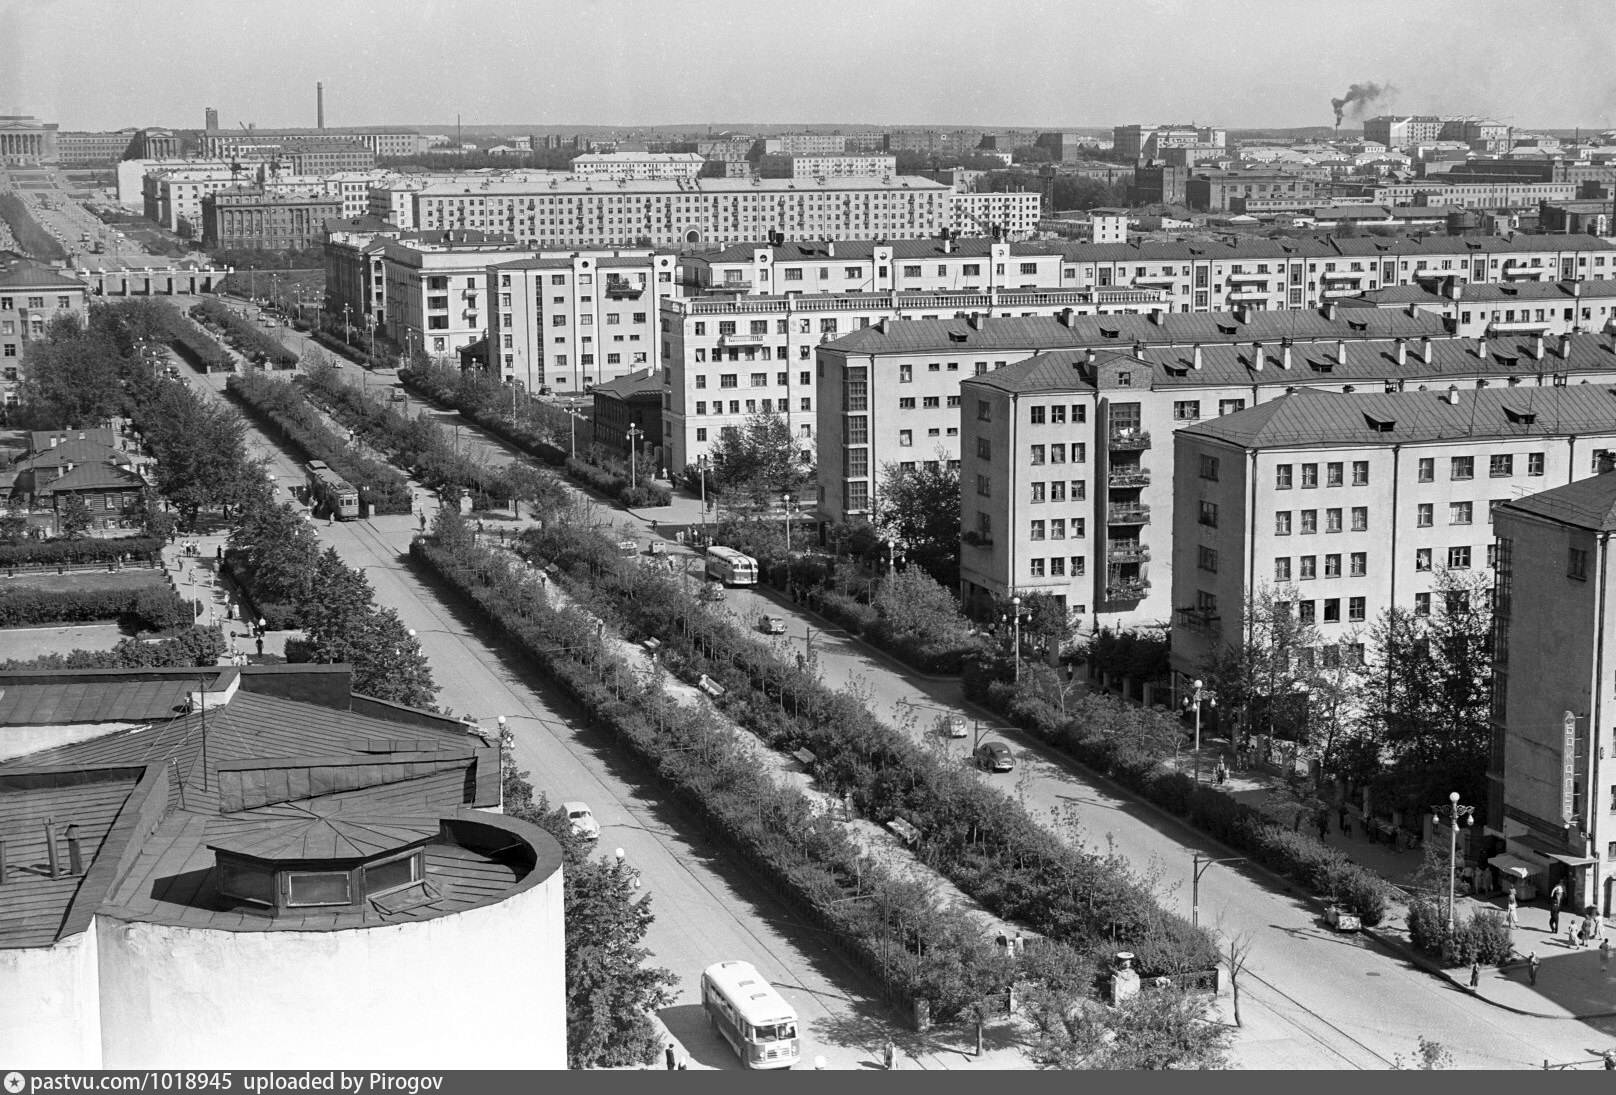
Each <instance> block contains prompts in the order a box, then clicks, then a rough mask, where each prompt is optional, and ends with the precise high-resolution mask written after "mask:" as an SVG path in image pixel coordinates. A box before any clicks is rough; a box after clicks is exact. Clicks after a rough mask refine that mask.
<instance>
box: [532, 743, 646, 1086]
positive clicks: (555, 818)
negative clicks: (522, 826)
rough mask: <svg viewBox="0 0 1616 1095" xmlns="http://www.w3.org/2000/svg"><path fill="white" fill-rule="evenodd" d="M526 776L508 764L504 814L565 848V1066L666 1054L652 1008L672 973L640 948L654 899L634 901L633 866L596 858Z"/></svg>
mask: <svg viewBox="0 0 1616 1095" xmlns="http://www.w3.org/2000/svg"><path fill="white" fill-rule="evenodd" d="M526 777H527V773H526V772H519V771H517V770H516V769H515V767H514V765H513V764H510V763H509V758H508V757H507V766H506V769H505V780H504V783H505V800H504V808H505V813H506V814H507V815H508V816H510V817H514V818H519V819H521V820H522V821H527V822H531V823H532V824H534V825H537V826H539V827H540V828H542V829H545V830H546V831H547V832H549V833H550V835H551V836H553V837H555V838H556V841H557V842H558V843H559V844H560V845H561V849H562V853H563V855H564V861H563V865H562V877H563V879H564V886H563V892H564V896H563V901H564V902H565V909H566V922H567V932H566V936H567V945H566V955H567V1066H568V1067H569V1068H615V1067H622V1066H625V1065H636V1064H650V1063H652V1062H653V1061H654V1060H655V1059H656V1057H657V1054H658V1053H659V1052H660V1051H661V1048H662V1042H661V1037H660V1034H659V1032H658V1030H657V1028H656V1026H655V1024H653V1023H652V1022H651V1020H650V1013H651V1012H652V1011H654V1010H656V1009H657V1008H661V1007H666V1006H667V1005H668V1004H670V1003H672V1002H673V993H672V992H671V991H670V988H671V987H672V986H673V985H674V984H675V983H676V980H677V979H676V978H675V977H674V975H673V974H672V973H671V972H669V971H668V970H665V969H660V968H657V967H650V966H647V965H646V964H645V960H646V959H647V958H648V957H649V956H650V951H648V950H646V949H645V947H644V946H643V945H642V941H643V940H644V939H645V933H646V932H647V931H649V930H650V927H651V923H652V922H653V921H654V920H655V919H656V918H655V916H654V915H653V914H652V911H651V897H650V895H649V894H648V895H646V896H644V897H641V898H640V900H638V901H636V900H634V898H635V896H636V893H635V878H634V872H633V869H632V868H630V867H628V866H626V865H624V864H621V863H618V862H617V861H616V859H615V858H613V859H607V858H605V857H600V858H595V859H591V858H590V856H589V845H588V843H587V842H585V841H584V840H582V839H581V838H579V837H577V836H575V835H573V832H572V825H571V823H570V822H569V821H568V820H567V815H566V812H565V811H563V810H558V809H552V808H551V807H550V803H549V800H548V799H547V798H546V797H545V796H544V795H539V796H538V798H537V799H535V798H534V796H533V785H532V784H531V783H529V782H528V781H527V778H526Z"/></svg>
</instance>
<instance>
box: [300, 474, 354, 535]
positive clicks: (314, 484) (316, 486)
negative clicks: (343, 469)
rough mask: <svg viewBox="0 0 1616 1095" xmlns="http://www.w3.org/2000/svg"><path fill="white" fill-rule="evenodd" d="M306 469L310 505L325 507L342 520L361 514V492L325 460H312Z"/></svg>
mask: <svg viewBox="0 0 1616 1095" xmlns="http://www.w3.org/2000/svg"><path fill="white" fill-rule="evenodd" d="M305 470H306V472H307V474H308V484H309V503H310V505H316V506H320V507H323V508H325V509H326V510H327V511H328V512H329V513H330V514H331V515H332V516H333V517H336V518H337V519H338V520H342V521H346V520H348V519H349V518H350V517H358V516H359V492H358V491H356V490H354V489H353V487H351V486H350V485H349V484H348V481H347V480H346V479H344V478H342V476H340V475H338V474H337V473H336V472H334V471H332V470H331V468H330V467H329V466H328V465H327V464H326V462H325V461H324V460H310V461H309V463H308V466H307V468H306V469H305Z"/></svg>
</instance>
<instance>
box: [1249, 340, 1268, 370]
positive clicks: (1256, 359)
mask: <svg viewBox="0 0 1616 1095" xmlns="http://www.w3.org/2000/svg"><path fill="white" fill-rule="evenodd" d="M1265 364H1266V362H1265V361H1264V360H1263V344H1262V343H1261V342H1253V343H1252V344H1251V367H1252V368H1254V369H1261V368H1262V367H1263V365H1265Z"/></svg>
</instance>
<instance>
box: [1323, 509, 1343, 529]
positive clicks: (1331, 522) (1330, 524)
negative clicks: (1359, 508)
mask: <svg viewBox="0 0 1616 1095" xmlns="http://www.w3.org/2000/svg"><path fill="white" fill-rule="evenodd" d="M1324 531H1325V532H1340V531H1341V511H1340V510H1338V509H1327V510H1325V511H1324Z"/></svg>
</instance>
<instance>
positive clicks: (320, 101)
mask: <svg viewBox="0 0 1616 1095" xmlns="http://www.w3.org/2000/svg"><path fill="white" fill-rule="evenodd" d="M314 124H315V127H316V128H318V129H319V130H321V131H322V132H324V130H325V84H323V83H318V82H317V83H316V84H315V85H314Z"/></svg>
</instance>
